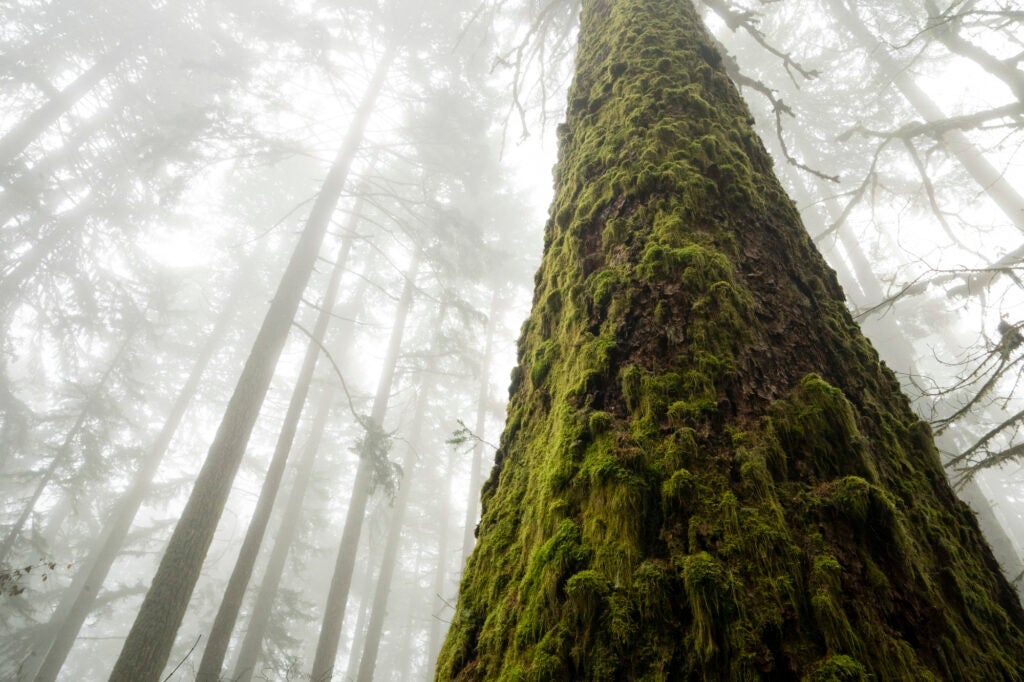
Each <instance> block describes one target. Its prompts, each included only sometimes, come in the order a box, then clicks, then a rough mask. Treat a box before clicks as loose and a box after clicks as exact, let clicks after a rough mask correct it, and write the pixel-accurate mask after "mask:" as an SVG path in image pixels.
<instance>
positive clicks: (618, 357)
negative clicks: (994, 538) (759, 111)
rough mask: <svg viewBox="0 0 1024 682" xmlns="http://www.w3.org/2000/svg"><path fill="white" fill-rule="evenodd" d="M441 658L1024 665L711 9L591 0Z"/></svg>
mask: <svg viewBox="0 0 1024 682" xmlns="http://www.w3.org/2000/svg"><path fill="white" fill-rule="evenodd" d="M568 101H569V109H568V114H567V120H566V123H565V124H563V125H562V126H560V127H559V133H560V134H559V137H560V154H559V162H558V166H557V167H556V171H555V192H556V195H555V199H554V201H553V203H552V214H551V215H552V217H551V219H550V221H549V222H548V225H547V228H546V234H545V253H544V257H543V261H542V264H541V267H540V270H539V271H538V273H537V277H536V280H535V281H536V283H537V290H536V292H535V295H534V299H533V300H534V309H533V312H532V313H531V316H530V318H529V320H528V321H527V322H526V324H525V325H524V326H523V334H522V338H521V339H520V344H519V367H518V369H517V370H516V371H515V372H514V374H513V382H512V388H511V400H510V403H509V415H508V422H507V426H506V430H505V433H504V434H503V436H502V439H501V443H500V445H501V447H500V450H499V452H498V454H497V456H496V463H495V467H494V470H493V471H492V474H491V477H490V479H489V480H488V482H487V483H486V484H485V485H484V490H483V514H482V518H481V521H480V526H479V527H480V531H479V538H478V542H477V546H476V548H475V549H474V551H473V554H472V556H471V557H470V560H469V562H468V564H467V566H466V570H465V573H464V577H463V579H462V584H461V589H460V596H459V602H458V606H457V609H456V614H455V617H454V621H453V623H452V627H451V630H450V631H449V634H448V638H447V640H446V643H445V646H444V648H443V649H442V652H441V656H440V659H439V662H438V670H437V679H439V680H447V679H456V680H491V679H510V678H524V679H525V678H531V679H671V680H691V679H714V680H748V679H766V678H767V679H822V680H824V679H849V680H855V679H878V680H918V679H949V680H953V679H956V680H966V679H977V680H982V679H985V680H988V679H992V680H995V679H1016V678H1019V677H1022V676H1024V660H1022V659H1021V657H1020V651H1021V650H1022V647H1024V611H1022V609H1021V606H1020V604H1019V602H1018V601H1017V599H1016V596H1015V595H1014V593H1013V591H1012V590H1011V588H1010V586H1009V585H1008V584H1007V582H1006V580H1005V579H1004V578H1003V576H1002V575H1001V574H1000V572H999V568H998V566H997V564H996V562H995V560H994V559H993V558H992V554H991V551H990V550H989V549H988V547H987V546H986V545H985V544H984V541H983V539H982V537H981V534H980V532H979V531H978V528H977V523H976V521H975V520H974V517H973V515H972V514H971V513H970V511H969V510H968V509H967V507H966V505H964V504H963V503H962V502H960V501H959V500H957V499H956V497H955V496H954V495H953V493H952V490H951V489H950V487H949V484H948V483H947V481H946V480H945V476H944V472H943V470H942V466H941V463H940V462H939V458H938V455H937V452H936V450H935V446H934V443H933V441H932V437H931V434H930V431H929V429H928V427H927V425H926V424H925V423H923V422H921V421H920V419H919V418H917V416H916V415H914V413H913V411H912V410H911V408H910V405H909V403H908V401H907V400H906V398H905V397H904V396H903V395H902V394H901V393H900V391H899V384H898V382H897V381H896V379H895V377H894V376H893V375H892V373H891V372H889V371H888V370H887V369H885V368H884V367H883V366H882V365H881V363H880V362H879V360H878V356H877V353H876V352H875V351H874V349H873V348H872V347H871V346H870V344H869V343H868V342H867V341H866V340H865V339H864V338H863V336H862V335H861V333H860V331H859V330H858V329H857V326H856V325H855V324H854V322H853V320H852V319H851V317H850V314H849V311H848V310H847V309H846V306H845V305H844V302H843V294H842V291H841V289H840V288H839V285H838V283H837V282H836V281H835V276H834V273H833V272H832V271H831V270H830V269H829V268H828V266H827V265H826V264H825V263H824V260H823V259H822V258H821V256H820V254H819V253H818V252H817V250H816V249H815V248H814V246H813V244H812V242H811V240H810V238H809V237H808V235H807V233H806V232H805V231H804V229H803V226H802V225H801V223H800V218H799V215H798V214H797V212H796V209H795V207H794V205H793V203H792V201H790V200H789V198H788V197H786V195H785V193H784V192H783V191H782V188H781V186H780V185H779V183H778V181H777V179H776V178H775V176H774V175H773V173H772V164H771V160H770V158H769V157H768V155H767V153H766V152H765V150H764V148H763V146H762V145H761V143H760V141H759V140H758V139H757V138H756V136H755V135H754V133H753V131H752V129H751V127H750V122H749V121H750V120H751V119H750V114H749V112H748V110H747V108H746V106H745V105H744V104H743V102H742V100H741V99H740V97H739V94H738V93H737V92H736V89H735V87H734V86H733V84H732V82H731V81H730V80H729V79H728V77H727V75H726V74H725V72H724V69H723V66H722V59H721V56H720V55H719V54H718V53H717V52H716V51H715V49H714V48H713V46H712V43H711V41H710V38H709V37H708V35H707V33H706V31H705V30H704V28H703V26H701V24H700V21H699V19H698V17H697V14H696V11H695V9H694V7H693V6H692V4H691V3H689V2H677V1H676V0H584V1H583V9H582V15H581V25H580V31H579V51H578V55H577V60H576V74H575V79H574V83H573V86H572V88H571V90H570V93H569V98H568Z"/></svg>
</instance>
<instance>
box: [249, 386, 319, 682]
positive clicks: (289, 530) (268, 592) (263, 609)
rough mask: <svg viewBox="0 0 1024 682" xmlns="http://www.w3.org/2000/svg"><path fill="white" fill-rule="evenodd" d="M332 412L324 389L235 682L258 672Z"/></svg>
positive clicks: (258, 596) (258, 597) (275, 543)
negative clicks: (263, 645)
mask: <svg viewBox="0 0 1024 682" xmlns="http://www.w3.org/2000/svg"><path fill="white" fill-rule="evenodd" d="M330 411H331V396H330V392H329V391H326V390H324V391H323V395H321V397H320V399H319V405H318V406H317V410H316V415H315V416H314V417H313V426H312V428H311V429H310V435H309V439H308V440H307V441H306V447H305V452H304V453H303V455H302V459H301V460H300V461H299V463H298V468H297V470H296V472H295V481H294V482H293V483H292V489H291V492H290V494H289V496H288V506H287V507H286V508H285V510H284V514H283V515H282V517H281V525H280V527H279V528H278V531H277V538H276V540H275V542H274V549H273V551H272V552H271V553H270V559H269V561H268V562H267V569H266V572H265V573H264V575H263V581H262V582H261V583H260V589H259V592H258V594H257V596H256V601H255V603H254V604H253V607H252V615H251V616H250V618H249V627H248V629H247V630H246V632H245V637H244V638H243V639H242V644H241V646H240V647H239V649H238V660H236V661H235V666H234V672H233V673H232V675H231V677H230V678H229V679H231V680H232V681H233V682H250V681H251V680H252V677H253V674H254V673H255V672H256V665H257V664H258V662H259V656H260V647H261V645H262V643H263V635H264V633H265V632H266V629H267V624H268V623H269V622H270V616H271V615H272V613H273V606H274V597H276V596H277V588H278V586H279V585H280V584H281V577H282V576H283V575H284V568H285V561H286V559H287V558H288V550H289V549H291V544H292V541H293V540H294V539H295V535H296V533H298V529H299V522H300V521H301V520H302V503H303V501H304V500H305V498H306V490H307V489H308V488H309V483H310V481H311V480H312V478H313V465H314V464H315V463H316V455H317V452H318V451H319V449H320V441H321V440H322V439H323V435H324V429H325V428H326V426H327V417H328V415H329V414H330Z"/></svg>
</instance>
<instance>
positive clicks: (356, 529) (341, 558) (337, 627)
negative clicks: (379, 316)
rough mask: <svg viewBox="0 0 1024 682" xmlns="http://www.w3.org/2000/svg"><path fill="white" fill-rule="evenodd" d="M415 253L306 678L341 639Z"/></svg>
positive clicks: (328, 666) (327, 671)
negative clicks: (314, 651) (374, 446)
mask: <svg viewBox="0 0 1024 682" xmlns="http://www.w3.org/2000/svg"><path fill="white" fill-rule="evenodd" d="M418 261H419V259H418V255H416V256H414V257H413V263H412V265H411V266H410V268H409V272H408V274H406V277H405V286H404V287H403V288H402V297H401V299H400V300H399V302H398V308H397V310H396V311H395V320H394V324H393V326H392V327H391V338H390V340H389V341H388V349H387V354H386V355H385V357H384V364H383V366H382V367H381V374H380V378H379V379H378V381H377V393H376V395H374V398H373V408H372V410H371V413H370V419H369V421H370V429H371V430H372V431H373V432H370V431H368V432H367V434H366V441H364V451H363V452H361V453H360V458H359V467H358V468H357V469H356V477H355V481H354V482H353V483H352V498H351V500H349V503H348V511H347V512H346V513H345V527H344V529H343V530H342V533H341V543H340V546H339V547H338V557H337V559H336V560H335V564H334V572H333V574H332V575H331V587H330V590H329V592H328V595H327V603H326V605H325V606H324V617H323V622H322V623H321V626H320V637H319V639H318V640H317V645H316V654H315V655H314V658H313V670H312V673H311V675H310V677H311V678H312V679H314V680H317V681H318V682H330V680H331V678H332V677H333V675H334V659H335V658H336V657H337V654H338V643H339V642H340V640H341V626H342V624H343V622H344V620H345V607H346V605H347V604H348V592H349V587H350V586H351V584H352V569H353V568H354V566H355V561H356V551H357V550H358V549H359V536H360V534H361V533H362V530H363V517H364V516H365V515H366V503H367V502H368V501H369V498H370V485H371V482H372V479H373V462H372V461H371V457H372V455H371V454H370V453H371V452H372V449H373V444H372V443H371V442H370V441H371V440H372V439H375V438H378V437H380V435H381V434H383V433H384V430H383V429H384V417H385V415H386V414H387V409H388V399H389V397H390V396H391V387H392V384H393V383H394V379H395V370H396V369H397V367H398V357H399V352H400V350H401V348H402V337H403V335H404V334H405V322H406V318H407V317H408V315H409V311H410V310H411V309H412V300H413V292H414V289H415V279H416V270H417V268H418Z"/></svg>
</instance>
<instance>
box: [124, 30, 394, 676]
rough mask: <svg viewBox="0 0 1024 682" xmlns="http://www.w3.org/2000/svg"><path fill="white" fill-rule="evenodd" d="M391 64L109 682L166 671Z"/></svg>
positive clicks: (346, 150) (298, 252)
mask: <svg viewBox="0 0 1024 682" xmlns="http://www.w3.org/2000/svg"><path fill="white" fill-rule="evenodd" d="M394 56H395V50H394V49H391V50H389V51H388V53H387V54H386V55H385V56H384V57H382V59H381V61H380V63H379V64H378V65H377V69H376V72H375V73H374V76H373V79H372V80H371V82H370V83H369V85H368V86H367V91H366V93H365V94H364V95H363V100H362V102H360V104H359V108H358V109H357V111H356V114H355V117H354V118H353V122H352V125H351V127H350V128H349V132H348V135H347V136H346V139H345V141H344V143H343V144H342V146H341V148H340V149H339V150H338V155H337V156H336V157H335V160H334V163H333V164H332V165H331V169H330V171H329V172H328V173H327V177H326V178H325V179H324V184H323V187H321V189H320V193H319V194H318V195H317V199H316V202H315V203H314V204H313V208H312V210H311V211H310V215H309V218H308V220H307V221H306V227H305V229H304V230H303V232H302V235H301V236H300V237H299V242H298V244H296V246H295V251H294V252H293V254H292V257H291V260H290V261H289V263H288V267H287V269H286V270H285V273H284V275H283V276H282V278H281V283H280V284H279V285H278V289H277V293H276V294H275V295H274V300H273V301H272V302H271V304H270V309H269V310H268V311H267V314H266V317H265V318H264V320H263V325H262V327H261V328H260V331H259V333H258V334H257V336H256V340H255V341H254V342H253V347H252V351H251V352H250V354H249V359H248V360H247V361H246V363H245V367H244V368H243V369H242V374H241V377H240V378H239V380H238V384H237V385H236V386H235V392H234V394H233V395H232V396H231V400H230V401H229V402H228V406H227V408H226V410H225V411H224V417H223V418H222V420H221V424H220V427H219V428H218V430H217V435H216V436H215V437H214V441H213V444H212V445H211V446H210V451H209V453H208V454H207V457H206V461H205V462H204V464H203V467H202V469H201V470H200V472H199V475H198V477H197V478H196V483H195V486H194V487H193V489H192V494H191V495H190V496H189V499H188V502H187V503H186V505H185V509H184V511H183V512H182V515H181V518H180V519H179V520H178V525H177V526H175V529H174V533H173V534H172V535H171V540H170V543H169V544H168V546H167V551H166V552H165V553H164V556H163V559H162V560H161V561H160V566H159V567H158V568H157V573H156V576H155V577H154V578H153V584H152V586H151V587H150V589H149V591H148V592H147V593H146V598H145V599H144V600H143V602H142V606H141V608H140V610H139V614H138V616H136V618H135V623H134V624H133V625H132V629H131V631H130V632H129V633H128V638H127V640H126V641H125V644H124V648H123V649H122V650H121V655H120V656H119V657H118V659H117V663H115V665H114V670H113V672H112V673H111V677H110V679H111V681H112V682H114V681H123V682H147V681H148V680H156V679H158V678H159V676H160V673H161V672H162V671H163V669H164V666H165V665H166V664H167V659H168V657H169V656H170V653H171V647H172V646H173V645H174V637H175V635H176V634H177V632H178V627H179V626H180V625H181V620H182V618H183V617H184V615H185V609H186V608H187V606H188V601H189V598H190V597H191V596H192V590H193V588H194V587H195V584H196V581H197V580H198V579H199V571H200V569H201V568H202V565H203V560H204V559H205V558H206V552H207V550H208V549H209V547H210V542H211V541H212V540H213V533H214V530H216V528H217V522H218V521H219V520H220V515H221V513H222V512H223V511H224V504H225V503H226V502H227V498H228V493H229V492H231V484H232V482H233V481H234V478H235V474H236V473H237V472H238V466H239V464H241V461H242V455H243V454H244V453H245V447H246V444H247V443H248V441H249V435H250V434H251V433H252V428H253V425H254V424H255V423H256V416H257V415H258V414H259V411H260V407H261V406H262V404H263V398H264V397H265V396H266V393H267V389H268V388H269V387H270V380H271V378H272V376H273V374H274V366H275V365H276V364H277V359H278V357H279V356H280V354H281V350H282V349H283V348H284V343H285V339H286V338H287V336H288V331H289V329H290V328H291V324H292V319H293V318H294V317H295V311H296V310H297V309H298V306H299V301H300V300H301V297H302V292H303V290H304V289H305V287H306V283H307V282H308V281H309V277H310V275H311V274H312V271H313V266H314V265H315V263H316V259H317V256H318V253H319V250H320V244H321V243H322V241H323V238H324V234H325V233H326V231H327V227H328V225H329V224H330V221H331V216H332V214H333V213H334V210H335V208H336V207H337V204H338V200H339V198H340V197H341V192H342V190H343V189H344V187H345V182H346V180H347V178H348V173H349V168H350V167H351V165H352V161H353V159H354V158H355V155H356V152H357V151H358V149H359V146H360V144H361V142H362V139H363V131H364V129H365V127H366V124H367V122H368V120H369V117H370V114H371V113H372V111H373V108H374V104H375V102H376V100H377V96H378V94H379V93H380V91H381V90H382V89H383V87H384V81H385V78H386V77H387V72H388V69H389V68H390V66H391V62H392V61H393V59H394Z"/></svg>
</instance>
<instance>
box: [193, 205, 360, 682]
mask: <svg viewBox="0 0 1024 682" xmlns="http://www.w3.org/2000/svg"><path fill="white" fill-rule="evenodd" d="M358 212H359V210H358V207H357V208H356V215H358ZM351 248H352V236H351V231H349V232H347V233H346V234H345V236H344V237H343V238H342V242H341V246H340V247H339V248H338V253H337V255H336V257H335V260H334V268H333V269H332V270H331V278H330V281H329V282H328V283H327V290H326V291H325V292H324V296H323V299H322V300H321V301H320V312H319V313H318V314H317V318H316V325H315V326H314V328H313V331H312V338H310V339H309V343H308V344H307V345H306V357H305V358H304V359H303V361H302V368H301V369H300V370H299V376H298V377H297V378H296V380H295V390H294V391H293V392H292V397H291V401H290V402H289V404H288V411H287V412H286V413H285V416H284V421H283V422H282V424H281V431H280V433H279V434H278V437H277V445H276V446H275V447H274V455H273V457H272V458H271V460H270V465H269V466H268V467H267V473H266V476H264V478H263V485H262V487H261V488H260V496H259V499H257V500H256V508H255V510H254V511H253V514H252V518H251V519H250V520H249V527H248V529H247V530H246V532H245V538H244V539H243V540H242V546H241V548H240V549H239V550H238V559H236V561H235V567H234V569H232V571H231V577H230V578H229V579H228V584H227V587H225V588H224V596H223V597H222V598H221V602H220V607H219V608H218V609H217V615H216V616H215V617H214V620H213V625H212V626H211V627H210V636H209V637H208V638H207V640H206V649H205V650H204V651H203V658H202V659H201V660H200V662H199V670H198V671H197V672H196V680H197V681H198V682H217V680H219V679H220V671H221V668H222V667H223V666H224V656H225V655H226V654H227V650H228V644H230V643H231V633H232V632H233V631H234V629H235V621H236V620H238V612H239V610H240V609H241V608H242V599H244V598H245V591H246V589H247V588H248V587H249V578H251V577H252V570H253V568H254V567H255V566H256V557H257V556H258V555H259V552H260V546H261V545H262V544H263V536H264V535H265V534H266V531H267V524H269V523H270V512H271V511H272V510H273V508H274V501H275V500H276V499H277V491H278V489H279V488H280V487H281V480H282V478H283V477H284V468H285V465H286V464H287V463H288V456H289V454H290V453H291V451H292V443H293V442H294V441H295V434H296V432H297V431H298V429H299V420H300V419H301V417H302V411H303V409H304V408H305V406H306V397H307V396H308V395H309V387H310V384H311V383H312V381H313V372H314V371H316V364H317V360H318V359H319V358H320V347H321V344H323V342H324V338H325V336H326V334H327V328H328V327H329V326H330V322H331V316H332V315H333V314H334V304H335V303H336V302H337V300H338V286H339V284H340V283H341V275H342V274H343V272H344V270H345V263H346V261H347V260H348V255H349V251H350V250H351Z"/></svg>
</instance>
